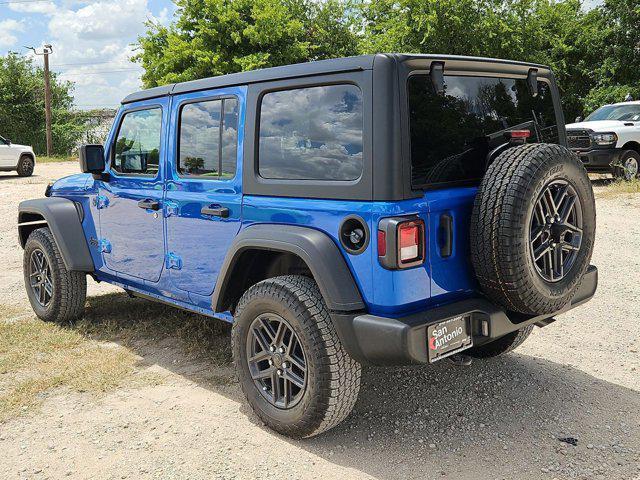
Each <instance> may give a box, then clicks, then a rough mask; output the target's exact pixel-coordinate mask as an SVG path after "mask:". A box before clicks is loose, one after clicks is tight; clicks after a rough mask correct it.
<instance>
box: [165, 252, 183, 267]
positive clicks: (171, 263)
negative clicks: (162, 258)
mask: <svg viewBox="0 0 640 480" xmlns="http://www.w3.org/2000/svg"><path fill="white" fill-rule="evenodd" d="M166 264H167V268H169V269H173V270H180V269H181V268H182V258H180V257H179V256H178V255H176V254H175V253H173V252H169V253H167V259H166Z"/></svg>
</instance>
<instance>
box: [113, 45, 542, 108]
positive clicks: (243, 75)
mask: <svg viewBox="0 0 640 480" xmlns="http://www.w3.org/2000/svg"><path fill="white" fill-rule="evenodd" d="M378 57H386V58H392V59H394V60H395V61H396V62H405V61H408V60H421V59H426V60H429V59H438V60H444V61H445V62H446V61H447V60H456V61H469V62H483V63H493V64H495V63H500V64H505V65H511V66H520V67H529V68H540V69H548V67H546V66H544V65H538V64H535V63H526V62H517V61H514V60H501V59H497V58H484V57H465V56H459V55H431V54H405V53H391V54H389V53H384V54H381V53H379V54H375V55H360V56H357V57H344V58H333V59H329V60H317V61H314V62H306V63H296V64H293V65H284V66H280V67H271V68H264V69H260V70H252V71H249V72H240V73H231V74H229V75H220V76H217V77H210V78H203V79H200V80H192V81H190V82H182V83H172V84H169V85H163V86H160V87H154V88H149V89H147V90H141V91H139V92H135V93H132V94H130V95H128V96H127V97H125V98H124V100H122V103H123V104H126V103H133V102H138V101H142V100H149V99H152V98H158V97H164V96H166V95H177V94H181V93H188V92H196V91H199V90H209V89H213V88H222V87H230V86H234V85H247V84H250V83H258V82H266V81H271V80H281V79H290V78H299V77H307V76H312V75H321V74H326V73H338V72H349V71H357V70H371V69H372V68H373V65H374V62H375V60H376V58H378Z"/></svg>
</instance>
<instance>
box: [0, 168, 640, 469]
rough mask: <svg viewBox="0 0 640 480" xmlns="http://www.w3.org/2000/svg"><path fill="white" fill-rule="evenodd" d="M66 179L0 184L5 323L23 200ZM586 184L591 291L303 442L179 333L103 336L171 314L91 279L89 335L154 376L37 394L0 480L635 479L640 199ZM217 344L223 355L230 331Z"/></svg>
mask: <svg viewBox="0 0 640 480" xmlns="http://www.w3.org/2000/svg"><path fill="white" fill-rule="evenodd" d="M76 171H77V165H76V164H75V163H58V164H56V163H52V164H46V165H39V166H38V167H37V168H36V172H35V175H34V176H33V177H31V178H28V179H22V178H18V177H16V176H14V175H12V174H0V219H2V223H1V225H0V258H2V259H3V264H4V265H5V266H4V267H3V269H2V273H1V274H0V286H1V298H0V304H3V305H5V306H6V305H9V306H11V307H10V308H11V309H12V310H11V311H13V312H14V313H13V314H12V315H13V316H12V317H10V318H8V319H5V320H4V321H14V320H15V318H21V317H29V318H31V317H32V314H31V313H30V310H29V309H28V308H27V306H26V298H25V295H24V293H23V288H24V287H23V284H22V273H21V263H22V260H21V258H22V256H21V255H22V251H21V249H20V247H19V245H18V242H17V237H16V220H17V219H16V211H17V205H18V202H19V201H21V200H23V199H27V198H33V197H40V196H42V195H43V193H44V189H45V186H46V184H47V182H48V181H49V180H51V179H55V178H59V177H61V176H64V175H67V174H71V173H74V172H76ZM594 187H595V189H596V192H597V195H598V200H597V208H598V233H597V241H596V248H595V254H594V258H593V263H594V264H596V265H597V266H598V268H599V271H600V286H599V289H598V292H597V294H596V297H595V298H594V299H593V300H592V301H591V302H589V303H588V304H586V305H583V306H581V307H579V308H576V309H575V310H573V311H571V312H569V313H567V314H564V315H562V316H560V317H559V321H557V322H555V323H554V324H552V325H550V326H548V327H546V328H544V329H536V330H535V331H534V333H533V334H532V336H531V337H530V339H529V340H528V341H527V342H525V344H524V345H523V346H522V347H521V348H519V349H518V350H517V351H516V352H515V353H512V354H510V355H507V356H505V357H503V358H499V359H494V360H489V361H476V362H474V363H473V365H471V366H469V367H454V366H451V365H450V364H448V363H442V364H439V365H436V366H433V367H410V368H409V367H403V368H384V369H383V368H366V369H365V370H364V373H363V381H362V388H361V390H360V397H359V400H358V403H357V405H356V407H355V410H354V412H353V414H352V415H351V416H350V417H349V418H348V419H347V421H345V422H344V423H343V424H342V425H340V426H339V427H337V428H335V429H333V430H331V431H330V432H328V433H327V434H325V435H322V436H320V437H317V438H314V439H311V440H305V441H292V440H289V439H287V438H284V437H281V436H278V435H276V434H274V433H272V432H270V431H269V430H267V429H266V428H265V427H264V426H262V425H261V424H260V422H259V420H258V419H257V418H256V417H255V416H254V415H253V414H252V412H251V411H250V410H249V408H248V407H247V405H246V404H245V403H244V401H243V398H242V396H241V392H240V390H239V388H238V386H237V384H236V382H235V379H234V377H233V371H232V369H231V366H230V365H229V363H228V357H226V358H227V359H226V360H223V361H220V355H219V354H217V353H216V351H214V349H213V348H212V349H211V350H209V351H206V350H205V351H204V352H202V351H199V352H196V353H194V352H193V351H192V349H190V348H188V346H187V344H186V343H185V342H184V341H181V340H180V332H179V327H171V328H173V330H171V329H169V330H168V331H166V329H165V331H164V333H163V334H162V335H159V334H157V333H155V332H154V330H153V329H150V330H148V331H147V330H145V332H148V333H144V334H142V335H137V336H135V337H133V339H131V338H130V339H129V340H128V341H126V342H125V341H124V340H121V336H119V335H117V334H112V333H111V332H112V331H113V322H116V323H117V322H118V320H117V318H119V317H118V315H120V314H121V313H122V312H128V314H129V316H134V317H136V318H137V319H138V320H139V321H140V322H141V324H144V325H153V324H154V322H156V321H158V319H162V318H164V317H165V316H170V315H175V314H174V313H172V312H173V311H172V310H171V309H170V308H168V307H164V306H160V305H156V304H151V303H149V302H146V301H143V300H137V299H129V298H128V297H126V296H125V295H124V294H121V293H117V292H118V290H117V289H115V288H113V287H109V286H106V285H97V284H95V283H93V282H90V286H89V295H90V296H92V298H90V300H89V307H88V316H89V318H90V319H91V322H94V323H95V324H96V325H97V326H96V329H100V328H101V329H102V332H99V333H100V334H99V335H97V336H98V337H99V338H101V339H104V340H101V341H102V342H103V343H104V344H105V345H106V346H108V345H115V346H116V347H118V348H126V349H128V350H130V351H131V352H133V353H134V354H135V355H136V356H137V365H136V371H137V372H138V373H153V374H154V375H156V377H155V378H158V379H160V380H158V381H154V382H150V383H145V382H131V383H130V384H129V383H128V384H125V385H124V386H121V387H119V388H117V389H115V390H112V391H110V392H108V393H105V394H104V395H99V396H96V395H94V394H90V393H87V392H84V393H83V392H78V391H70V390H66V389H64V388H62V389H56V390H53V391H48V392H45V393H44V394H43V395H41V396H42V399H41V400H42V405H41V408H39V409H35V410H29V411H25V413H24V414H22V415H19V416H17V417H14V418H12V419H10V420H8V421H7V422H5V423H0V478H2V479H18V478H20V479H22V478H35V479H45V478H51V479H58V478H73V479H76V478H77V479H126V478H131V479H146V478H154V479H155V478H160V479H200V478H202V479H205V478H229V479H232V478H234V479H235V478H256V479H257V478H260V479H266V478H277V479H279V480H280V479H288V478H292V479H298V478H304V479H306V478H349V479H351V478H353V479H360V478H380V479H414V478H415V479H418V478H419V479H462V480H478V479H520V478H523V479H524V478H527V479H538V478H540V479H549V480H551V479H574V478H578V479H582V478H584V479H590V478H598V479H607V480H614V479H625V480H627V479H640V354H639V352H640V289H639V283H640V255H639V251H640V195H635V196H633V195H620V196H615V195H610V194H607V188H609V187H608V186H607V182H606V181H602V180H596V181H595V182H594ZM98 295H103V297H99V298H97V297H95V296H98ZM0 306H1V305H0ZM15 312H17V313H15ZM112 317H113V318H115V319H116V320H113V318H112ZM0 321H2V320H0ZM107 325H110V327H109V328H111V330H110V329H109V328H107V327H106V326H107ZM116 330H117V328H116ZM94 333H95V331H94ZM218 336H220V338H219V339H218V340H219V341H220V342H222V343H223V344H226V338H225V336H228V329H225V328H221V329H220V330H219V333H218ZM1 382H2V376H1V375H0V385H1ZM567 437H572V438H574V439H576V440H577V445H576V446H574V445H571V444H569V443H566V442H565V441H562V439H566V438H567Z"/></svg>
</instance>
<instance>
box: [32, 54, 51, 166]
mask: <svg viewBox="0 0 640 480" xmlns="http://www.w3.org/2000/svg"><path fill="white" fill-rule="evenodd" d="M26 48H28V49H29V50H33V53H34V54H35V55H42V56H43V57H44V118H45V125H46V127H45V128H46V137H47V157H50V156H51V154H52V153H53V135H52V133H51V78H50V74H49V55H51V53H53V47H52V46H51V45H45V46H44V48H43V49H42V52H38V51H37V50H36V49H35V48H34V47H26Z"/></svg>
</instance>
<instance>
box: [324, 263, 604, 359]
mask: <svg viewBox="0 0 640 480" xmlns="http://www.w3.org/2000/svg"><path fill="white" fill-rule="evenodd" d="M597 286H598V270H597V268H596V267H595V266H593V265H591V266H590V267H589V269H588V270H587V272H586V273H585V275H584V278H583V280H582V285H581V286H580V289H579V290H578V292H577V293H576V295H575V297H574V298H573V300H572V301H571V303H570V304H568V305H567V306H565V307H564V308H563V309H561V310H559V311H558V312H555V313H552V314H547V315H538V316H529V315H522V314H517V313H512V312H505V311H504V310H503V309H502V308H500V307H498V306H496V305H495V304H493V303H491V302H490V301H489V300H487V299H484V298H472V299H468V300H463V301H460V302H456V303H453V304H449V305H445V306H442V307H438V308H434V309H432V310H428V311H425V312H420V313H417V314H413V315H410V316H407V317H403V318H386V317H378V316H375V315H368V314H363V315H341V314H333V315H332V317H333V320H334V323H335V325H336V328H337V330H338V335H339V336H340V340H341V341H342V343H343V345H344V346H345V348H346V349H347V351H348V352H349V354H350V355H351V356H352V357H353V358H354V359H356V360H358V361H359V362H361V363H368V364H375V365H406V364H411V363H427V362H428V356H427V327H428V326H429V325H431V324H434V323H438V322H441V321H443V320H447V319H448V318H452V317H457V316H460V315H469V316H471V329H472V334H473V343H474V345H482V344H483V343H487V342H490V341H491V340H495V339H496V338H499V337H502V336H503V335H506V334H507V333H511V332H514V331H516V330H519V329H521V328H524V327H526V326H528V325H532V324H535V325H538V326H540V327H543V326H546V325H548V324H550V323H552V322H554V321H555V319H554V318H553V317H554V316H555V315H559V314H561V313H564V312H566V311H568V310H570V309H572V308H574V307H576V306H578V305H580V304H582V303H584V302H586V301H588V300H589V299H591V297H593V295H594V293H595V291H596V288H597Z"/></svg>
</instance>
